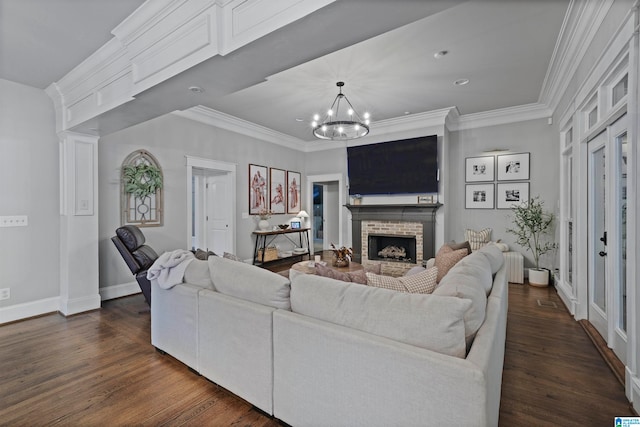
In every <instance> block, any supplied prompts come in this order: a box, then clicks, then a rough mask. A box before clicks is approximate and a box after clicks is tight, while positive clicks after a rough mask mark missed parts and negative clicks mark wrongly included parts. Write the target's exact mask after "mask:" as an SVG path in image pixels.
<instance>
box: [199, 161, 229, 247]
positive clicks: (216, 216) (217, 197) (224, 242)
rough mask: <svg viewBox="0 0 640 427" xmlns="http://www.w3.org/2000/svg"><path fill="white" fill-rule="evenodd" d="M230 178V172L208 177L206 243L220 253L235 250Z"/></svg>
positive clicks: (204, 216) (204, 215)
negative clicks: (233, 244)
mask: <svg viewBox="0 0 640 427" xmlns="http://www.w3.org/2000/svg"><path fill="white" fill-rule="evenodd" d="M230 180H231V177H230V175H229V174H221V175H209V176H207V179H206V187H205V188H206V191H205V200H206V203H204V206H206V210H205V212H204V214H203V219H204V224H205V225H204V229H205V230H206V234H205V244H206V247H207V249H208V250H210V251H213V252H215V253H216V254H218V255H222V254H223V253H224V252H232V250H233V246H232V239H233V233H232V227H231V225H232V217H231V215H232V209H231V182H230Z"/></svg>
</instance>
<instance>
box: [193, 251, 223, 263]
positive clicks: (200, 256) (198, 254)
mask: <svg viewBox="0 0 640 427" xmlns="http://www.w3.org/2000/svg"><path fill="white" fill-rule="evenodd" d="M193 254H194V255H195V256H196V259H199V260H203V261H206V260H207V258H209V257H210V256H212V255H213V256H217V255H216V254H215V253H214V252H212V251H208V252H207V251H204V250H202V249H200V248H198V249H196V251H195V252H194V253H193Z"/></svg>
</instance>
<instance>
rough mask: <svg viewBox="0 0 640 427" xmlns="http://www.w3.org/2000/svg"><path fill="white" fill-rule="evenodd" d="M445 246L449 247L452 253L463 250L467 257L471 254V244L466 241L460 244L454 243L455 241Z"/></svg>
mask: <svg viewBox="0 0 640 427" xmlns="http://www.w3.org/2000/svg"><path fill="white" fill-rule="evenodd" d="M447 246H449V247H450V248H451V249H453V250H454V251H457V250H458V249H462V248H465V249H466V250H467V255H469V254H470V253H471V244H470V243H469V242H468V241H466V242H461V243H456V242H455V241H451V242H449V243H447Z"/></svg>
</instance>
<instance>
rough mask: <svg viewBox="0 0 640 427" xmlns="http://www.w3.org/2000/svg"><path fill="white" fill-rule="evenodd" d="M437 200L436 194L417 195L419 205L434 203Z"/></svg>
mask: <svg viewBox="0 0 640 427" xmlns="http://www.w3.org/2000/svg"><path fill="white" fill-rule="evenodd" d="M437 201H438V200H437V196H435V195H433V194H430V195H428V196H418V204H419V205H423V204H428V205H430V204H433V203H436V202H437Z"/></svg>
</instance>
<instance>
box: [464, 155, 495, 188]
mask: <svg viewBox="0 0 640 427" xmlns="http://www.w3.org/2000/svg"><path fill="white" fill-rule="evenodd" d="M493 165H494V158H493V156H484V157H467V158H466V159H465V181H466V182H483V181H485V182H486V181H493V177H494V176H495V175H494V166H493Z"/></svg>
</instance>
